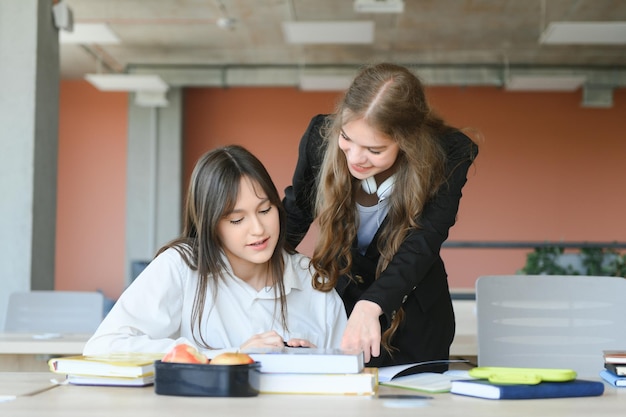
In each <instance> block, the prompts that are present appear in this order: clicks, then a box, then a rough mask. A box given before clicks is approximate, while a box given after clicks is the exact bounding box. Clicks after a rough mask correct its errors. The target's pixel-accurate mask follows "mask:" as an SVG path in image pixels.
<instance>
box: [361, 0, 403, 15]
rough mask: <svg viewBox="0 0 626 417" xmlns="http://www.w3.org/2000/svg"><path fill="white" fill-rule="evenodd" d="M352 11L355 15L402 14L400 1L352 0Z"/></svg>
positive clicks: (401, 2)
mask: <svg viewBox="0 0 626 417" xmlns="http://www.w3.org/2000/svg"><path fill="white" fill-rule="evenodd" d="M354 11H355V12H357V13H402V12H403V11H404V1H402V0H354Z"/></svg>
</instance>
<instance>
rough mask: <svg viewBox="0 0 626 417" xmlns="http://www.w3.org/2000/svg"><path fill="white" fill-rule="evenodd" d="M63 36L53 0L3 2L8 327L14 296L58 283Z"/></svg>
mask: <svg viewBox="0 0 626 417" xmlns="http://www.w3.org/2000/svg"><path fill="white" fill-rule="evenodd" d="M59 71H60V70H59V37H58V31H57V29H56V28H55V26H54V22H53V18H52V2H51V1H50V0H20V1H0V91H1V92H2V93H0V126H1V128H0V201H1V203H0V325H2V326H3V325H4V318H5V311H6V307H7V302H8V297H9V294H10V293H12V292H14V291H27V290H30V289H33V290H45V289H53V288H54V255H55V250H54V248H55V227H56V191H57V153H58V130H59V128H58V126H59Z"/></svg>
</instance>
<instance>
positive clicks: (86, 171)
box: [54, 81, 128, 297]
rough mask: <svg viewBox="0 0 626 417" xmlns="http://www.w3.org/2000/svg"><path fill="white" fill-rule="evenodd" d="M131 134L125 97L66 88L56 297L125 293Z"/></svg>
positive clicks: (67, 84) (85, 87)
mask: <svg viewBox="0 0 626 417" xmlns="http://www.w3.org/2000/svg"><path fill="white" fill-rule="evenodd" d="M127 131H128V97H127V94H126V93H102V92H99V91H98V90H96V89H95V88H94V87H93V86H91V85H90V84H88V83H86V82H84V81H63V82H62V83H61V91H60V116H59V168H58V184H57V190H58V194H57V230H56V262H55V274H54V276H55V288H56V289H57V290H84V291H87V290H97V289H100V290H102V291H103V292H104V293H105V294H106V295H108V296H109V297H117V296H118V295H119V294H121V292H122V290H123V289H124V288H123V287H124V271H125V268H124V257H125V249H124V244H125V240H126V237H125V232H124V227H125V219H126V138H127Z"/></svg>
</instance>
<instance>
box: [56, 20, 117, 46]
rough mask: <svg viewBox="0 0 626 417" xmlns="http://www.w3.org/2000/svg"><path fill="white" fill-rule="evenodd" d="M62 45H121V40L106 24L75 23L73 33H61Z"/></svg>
mask: <svg viewBox="0 0 626 417" xmlns="http://www.w3.org/2000/svg"><path fill="white" fill-rule="evenodd" d="M59 42H60V43H85V44H87V43H97V44H102V45H104V44H116V43H121V41H120V38H118V37H117V35H116V34H115V33H114V32H113V31H112V30H111V28H110V27H109V25H107V24H106V23H74V28H73V30H72V31H71V32H67V31H64V30H63V31H60V32H59Z"/></svg>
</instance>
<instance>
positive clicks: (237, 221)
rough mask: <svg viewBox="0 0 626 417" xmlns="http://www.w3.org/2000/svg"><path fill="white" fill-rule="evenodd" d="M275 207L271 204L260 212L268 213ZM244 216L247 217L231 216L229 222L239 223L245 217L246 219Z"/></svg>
mask: <svg viewBox="0 0 626 417" xmlns="http://www.w3.org/2000/svg"><path fill="white" fill-rule="evenodd" d="M273 207H274V206H269V207H268V208H266V209H262V210H259V213H260V214H268V213H269V212H270V211H271V210H272V208H273ZM244 218H245V217H239V218H236V219H232V218H231V219H228V222H229V223H230V224H239V223H241V222H242V221H243V219H244Z"/></svg>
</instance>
